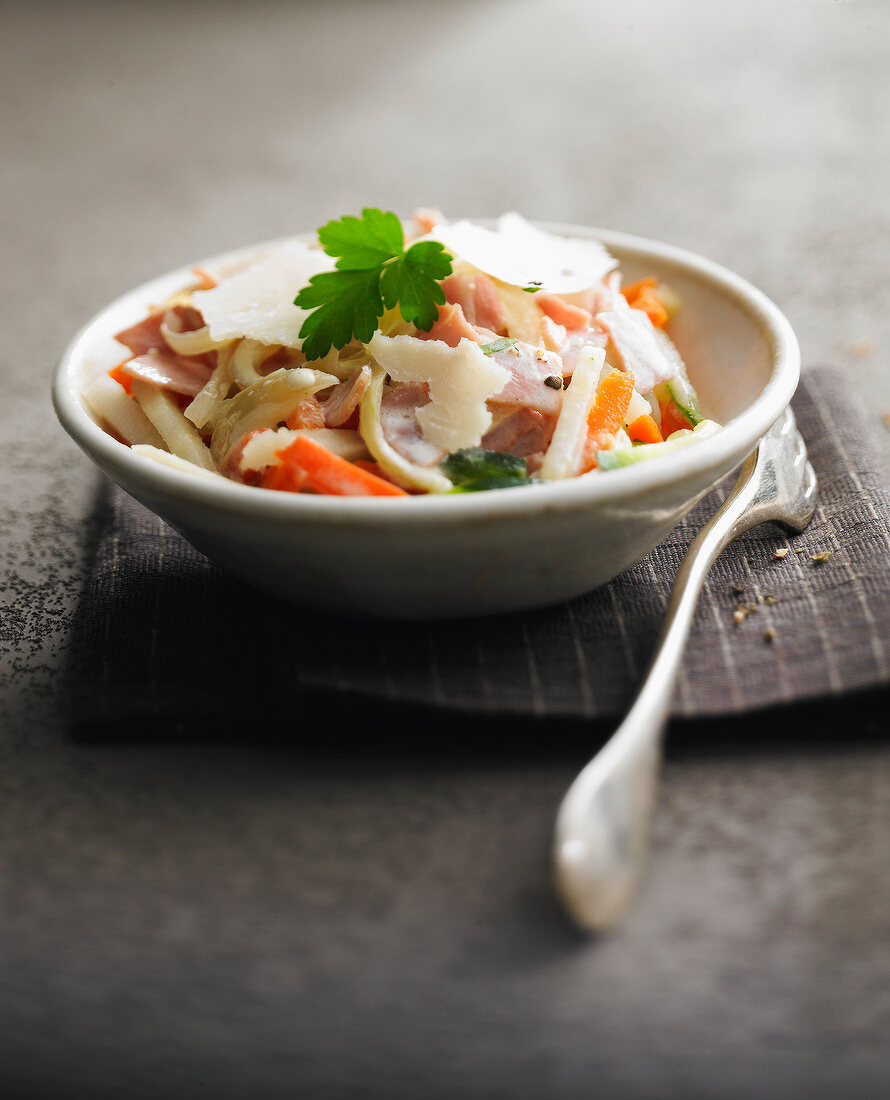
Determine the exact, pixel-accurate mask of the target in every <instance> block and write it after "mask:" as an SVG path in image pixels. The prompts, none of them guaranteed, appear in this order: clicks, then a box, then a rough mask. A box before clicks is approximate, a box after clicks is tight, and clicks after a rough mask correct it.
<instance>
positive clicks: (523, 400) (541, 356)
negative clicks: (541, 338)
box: [488, 342, 563, 417]
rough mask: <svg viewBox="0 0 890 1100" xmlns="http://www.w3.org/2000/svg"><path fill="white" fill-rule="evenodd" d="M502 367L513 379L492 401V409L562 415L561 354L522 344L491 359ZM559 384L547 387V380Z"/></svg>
mask: <svg viewBox="0 0 890 1100" xmlns="http://www.w3.org/2000/svg"><path fill="white" fill-rule="evenodd" d="M491 359H492V360H493V362H495V363H497V364H498V366H501V367H505V368H506V369H507V370H508V371H509V372H510V380H509V382H508V383H507V384H506V386H504V388H503V389H502V390H501V391H500V393H496V394H495V395H494V396H493V397H492V398H491V399H490V400H489V402H488V406H489V408H490V409H492V410H494V408H495V406H500V407H503V408H514V409H519V408H530V409H536V410H537V411H538V412H540V413H542V414H543V415H544V416H545V417H549V416H553V417H556V416H558V415H559V410H560V409H561V408H562V370H563V363H562V359H561V358H560V356H559V355H557V354H556V353H555V352H552V351H543V350H542V349H541V348H536V347H534V346H533V345H532V344H523V343H522V342H518V343H516V344H514V345H513V346H512V347H509V348H506V349H505V350H504V351H499V352H496V353H495V354H494V355H492V356H491ZM548 378H550V379H556V380H557V382H555V383H554V382H551V383H550V384H547V382H546V379H548Z"/></svg>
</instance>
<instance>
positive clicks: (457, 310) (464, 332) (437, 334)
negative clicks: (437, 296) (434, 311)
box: [417, 304, 496, 348]
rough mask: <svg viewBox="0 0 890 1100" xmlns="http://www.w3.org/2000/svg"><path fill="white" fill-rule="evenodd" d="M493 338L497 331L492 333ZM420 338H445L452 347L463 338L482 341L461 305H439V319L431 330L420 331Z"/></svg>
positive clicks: (418, 334) (418, 336)
mask: <svg viewBox="0 0 890 1100" xmlns="http://www.w3.org/2000/svg"><path fill="white" fill-rule="evenodd" d="M491 335H492V339H494V338H495V335H496V334H495V333H492V334H491ZM417 338H418V339H419V340H443V341H444V342H445V343H446V344H447V345H448V346H449V347H450V348H456V347H457V345H458V344H459V343H460V342H461V340H472V341H474V342H475V343H477V344H481V343H482V338H481V337H480V335H479V333H478V332H477V330H476V329H475V328H474V327H473V326H472V325H471V324H470V322H469V321H468V320H467V318H466V316H465V315H464V311H463V309H461V307H460V306H459V305H451V304H448V305H444V306H439V319H438V321H436V322H435V323H434V324H433V327H432V328H431V329H430V331H429V332H418V333H417Z"/></svg>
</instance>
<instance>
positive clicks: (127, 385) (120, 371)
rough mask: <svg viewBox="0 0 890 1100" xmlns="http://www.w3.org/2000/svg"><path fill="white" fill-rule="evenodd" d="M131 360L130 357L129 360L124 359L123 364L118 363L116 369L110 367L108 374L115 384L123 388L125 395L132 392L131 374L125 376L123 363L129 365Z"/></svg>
mask: <svg viewBox="0 0 890 1100" xmlns="http://www.w3.org/2000/svg"><path fill="white" fill-rule="evenodd" d="M132 358H133V356H132V355H131V356H130V357H129V358H127V359H125V360H124V362H123V363H118V365H117V366H116V367H112V368H111V370H110V371H109V372H108V377H109V378H113V379H114V380H115V382H118V383H119V384H120V385H121V386H123V387H124V389H125V390H126V391H127V393H132V392H133V376H132V374H127V372H126V371H125V370H124V363H129V362H130V359H132Z"/></svg>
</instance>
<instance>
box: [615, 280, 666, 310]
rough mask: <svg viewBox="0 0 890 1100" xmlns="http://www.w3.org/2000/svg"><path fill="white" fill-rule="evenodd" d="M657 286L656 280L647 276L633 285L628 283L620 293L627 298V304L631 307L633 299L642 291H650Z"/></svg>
mask: <svg viewBox="0 0 890 1100" xmlns="http://www.w3.org/2000/svg"><path fill="white" fill-rule="evenodd" d="M657 285H658V280H657V279H656V278H655V276H654V275H647V276H646V278H645V279H637V281H636V282H635V283H628V284H627V286H623V287H622V288H621V293H622V294H623V295H624V297H625V298H627V300H628V303H629V304H630V305H633V303H634V299H635V298H637V297H638V296H639V295H640V294H641V293H642V291H644V290H652V289H654V288H655V287H656V286H657Z"/></svg>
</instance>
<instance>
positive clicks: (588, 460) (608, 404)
mask: <svg viewBox="0 0 890 1100" xmlns="http://www.w3.org/2000/svg"><path fill="white" fill-rule="evenodd" d="M633 390H634V376H633V375H632V374H631V373H630V372H629V371H622V370H613V371H612V373H611V374H607V375H606V377H605V378H604V379H603V380H602V382H600V385H599V389H598V390H597V392H596V399H595V400H594V402H593V407H592V408H591V410H590V412H589V413H588V414H587V438H586V439H585V441H584V446H583V449H582V451H581V472H582V473H587V471H588V470H592V469H593V467H594V466H595V465H596V452H597V451H607V450H608V449H609V448H610V447H611V446H612V445H613V443H614V442H615V438H614V437H615V433H616V432H617V431H618V430H619V429H620V428H621V425H622V424H623V423H624V418H625V416H626V415H627V409H628V406H629V405H630V398H631V395H632V394H633Z"/></svg>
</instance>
